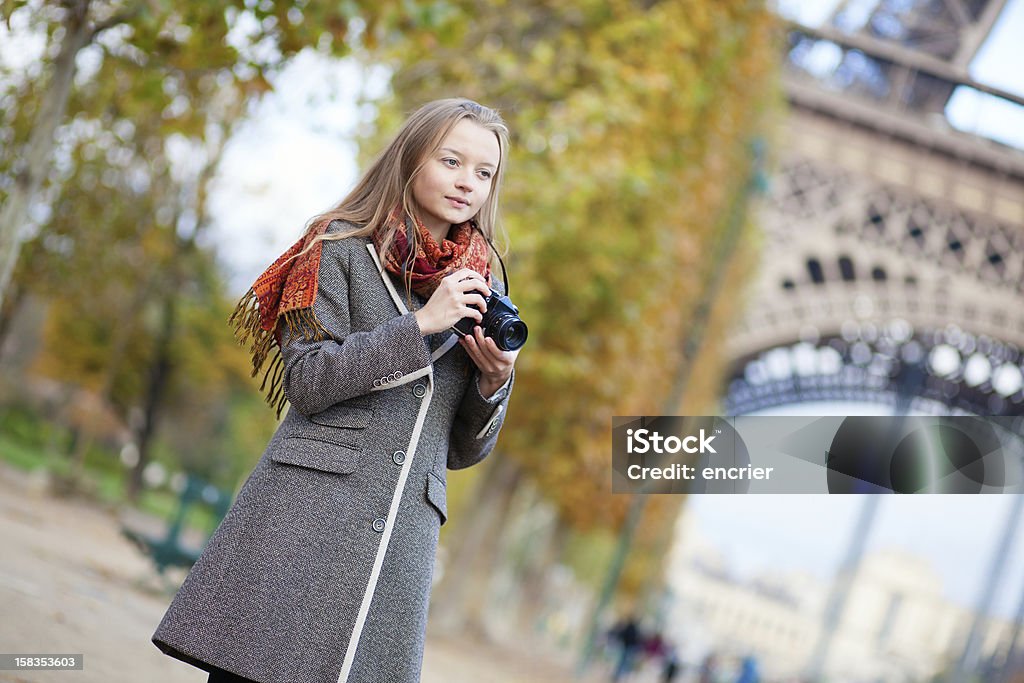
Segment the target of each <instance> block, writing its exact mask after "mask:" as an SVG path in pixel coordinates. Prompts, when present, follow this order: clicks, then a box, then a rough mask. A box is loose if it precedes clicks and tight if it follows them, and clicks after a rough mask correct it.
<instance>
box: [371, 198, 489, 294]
mask: <svg viewBox="0 0 1024 683" xmlns="http://www.w3.org/2000/svg"><path fill="white" fill-rule="evenodd" d="M399 215H400V214H399V212H398V210H397V209H396V210H395V211H392V212H391V215H389V216H388V227H389V228H390V227H394V228H395V239H394V241H393V242H392V243H391V248H390V249H388V253H387V254H385V255H384V268H385V269H386V270H387V271H388V272H389V273H391V274H392V275H397V276H398V277H399V278H400V279H401V280H402V281H403V282H405V278H406V277H407V276H408V275H409V273H403V269H402V267H403V265H405V264H406V263H407V262H408V260H409V227H410V225H411V224H412V223H415V224H416V233H417V235H418V236H419V240H418V241H417V244H416V255H415V256H414V258H413V260H412V266H411V268H410V267H408V266H406V267H407V268H408V269H409V270H411V271H412V272H411V277H412V291H414V292H416V293H417V294H419V295H420V296H421V297H423V298H424V299H429V298H430V295H431V294H433V293H434V290H435V289H437V285H438V284H440V282H441V279H442V278H444V277H445V276H448V275H451V274H452V273H454V272H455V271H457V270H461V269H463V268H471V269H472V270H475V271H476V272H478V273H480V274H481V275H483V276H484V278H485V279H486V278H487V277H488V275H489V274H490V267H489V264H488V262H487V241H486V240H485V239H484V236H483V234H482V233H481V232H480V230H479V229H477V227H476V225H475V224H474V222H473V221H472V220H469V221H466V222H465V223H460V224H458V225H453V226H451V227H450V228H449V229H448V235H447V237H445V238H444V239H443V240H441V244H438V243H437V240H435V239H434V237H433V235H431V234H430V231H429V230H427V228H426V226H424V225H423V223H421V222H420V221H419V219H417V218H415V217H412V218H406V219H405V220H402V221H400V220H399ZM383 232H384V231H377V233H375V234H374V237H373V243H374V245H375V246H376V247H377V251H378V252H380V249H381V246H382V241H383V237H384V235H383Z"/></svg>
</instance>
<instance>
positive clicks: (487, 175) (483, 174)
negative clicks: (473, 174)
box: [480, 171, 491, 180]
mask: <svg viewBox="0 0 1024 683" xmlns="http://www.w3.org/2000/svg"><path fill="white" fill-rule="evenodd" d="M480 177H481V178H483V179H484V180H488V179H489V178H490V177H491V172H490V171H480Z"/></svg>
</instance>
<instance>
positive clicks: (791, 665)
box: [666, 517, 1013, 683]
mask: <svg viewBox="0 0 1024 683" xmlns="http://www.w3.org/2000/svg"><path fill="white" fill-rule="evenodd" d="M679 538H680V542H679V543H677V545H676V547H675V550H674V551H673V555H672V557H671V559H670V562H669V569H668V583H669V586H670V590H671V592H672V594H673V600H672V603H671V604H672V608H671V613H670V614H669V615H667V627H666V634H667V635H668V636H669V637H670V638H673V639H675V640H676V641H678V642H681V643H684V644H686V643H693V641H694V640H695V639H696V640H698V641H699V646H698V647H696V648H694V647H690V648H689V649H688V655H689V656H690V657H691V659H697V660H699V659H700V658H702V657H703V656H704V655H705V654H708V653H711V652H715V653H718V654H719V655H720V656H722V657H724V658H726V659H728V658H732V657H742V656H745V655H748V654H753V655H755V656H756V657H757V658H758V660H759V661H760V663H761V666H762V670H763V673H764V676H765V677H766V678H767V679H770V680H785V679H789V678H798V677H800V676H802V675H804V673H805V672H806V670H807V668H808V667H809V666H810V663H811V659H812V657H813V654H814V652H813V650H814V648H815V644H816V643H817V642H818V639H819V637H820V635H821V631H822V629H823V628H824V625H825V603H826V598H827V595H828V590H829V586H828V585H827V583H826V582H823V581H821V580H820V579H818V578H816V577H814V576H812V575H809V574H805V573H801V572H778V573H772V574H762V575H757V576H753V577H743V578H740V577H738V576H737V575H736V574H735V573H734V571H733V570H732V569H731V568H730V567H729V566H728V564H727V563H726V562H725V561H724V560H723V559H722V558H721V554H720V552H719V551H718V550H717V549H715V548H714V547H712V546H710V545H709V544H708V542H707V541H706V540H704V539H702V538H701V537H700V535H699V533H698V532H697V530H696V529H695V528H694V527H693V524H692V522H691V521H689V520H688V519H687V518H685V517H684V521H683V522H682V523H681V525H680V535H679ZM847 590H848V593H847V595H848V598H847V600H846V602H845V606H844V608H843V610H842V613H841V614H840V617H839V621H838V628H837V629H836V632H835V634H834V635H833V639H832V646H831V648H830V649H829V654H828V659H827V661H826V662H825V667H824V670H825V672H826V674H827V676H828V680H829V681H835V682H837V683H839V682H848V683H855V682H866V681H871V682H872V683H875V682H880V681H884V682H885V683H898V682H904V681H922V680H927V679H928V678H930V677H931V676H933V675H935V674H937V673H939V672H940V671H943V670H945V669H947V668H949V667H950V666H951V664H952V662H953V661H954V660H955V658H956V657H957V656H959V654H960V652H961V650H962V648H963V642H964V640H965V638H966V636H967V632H968V630H969V629H970V626H971V622H972V621H973V619H974V615H973V613H972V612H971V610H969V609H967V608H964V607H962V606H960V605H956V604H953V603H952V602H950V601H949V600H947V599H946V598H945V597H944V595H943V586H942V582H941V580H940V579H939V577H938V575H937V574H936V572H935V571H934V569H933V568H932V567H931V566H930V565H929V563H928V562H927V561H925V560H923V559H921V558H919V557H916V556H914V555H911V554H909V553H906V552H904V551H900V550H895V549H890V550H885V551H878V552H875V553H870V554H868V555H866V556H865V557H864V558H863V560H862V562H861V563H860V565H859V567H858V569H857V571H856V573H855V574H854V575H853V577H852V578H851V580H850V582H849V584H848V587H847ZM1012 626H1013V624H1012V622H1011V621H1010V620H1007V619H992V620H990V621H989V628H988V629H987V631H986V636H985V639H984V641H983V644H982V647H981V654H982V659H983V660H985V659H996V660H999V659H1000V658H1001V655H1002V653H1004V652H1005V651H1006V649H1007V646H1008V642H1009V640H1010V636H1011V632H1012Z"/></svg>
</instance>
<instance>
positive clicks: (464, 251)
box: [228, 210, 490, 417]
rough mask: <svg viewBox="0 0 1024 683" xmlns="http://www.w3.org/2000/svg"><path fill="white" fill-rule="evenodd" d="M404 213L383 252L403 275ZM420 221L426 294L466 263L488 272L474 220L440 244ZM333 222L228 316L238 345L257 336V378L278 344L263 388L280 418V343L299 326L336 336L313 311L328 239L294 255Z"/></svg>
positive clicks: (253, 349) (292, 251)
mask: <svg viewBox="0 0 1024 683" xmlns="http://www.w3.org/2000/svg"><path fill="white" fill-rule="evenodd" d="M399 215H400V212H399V211H397V210H396V211H392V212H391V215H390V216H389V217H388V226H389V227H391V226H394V227H395V228H396V232H395V239H394V241H393V242H392V243H391V248H390V249H389V250H388V253H387V254H385V255H384V267H385V268H386V269H387V271H388V272H390V273H393V274H395V275H397V276H399V277H402V265H403V264H404V263H406V260H407V258H408V255H409V240H408V237H407V235H408V232H407V230H408V226H409V224H410V223H412V222H413V221H412V220H404V221H399V219H398V216H399ZM415 223H416V228H417V231H418V234H419V238H420V239H419V241H418V244H417V247H416V256H415V259H414V260H413V265H412V268H411V270H412V289H413V291H414V292H416V293H417V294H419V295H420V296H422V297H423V298H425V299H426V298H430V295H431V294H433V293H434V290H435V289H437V285H438V283H440V282H441V278H443V277H445V276H446V275H449V274H451V273H454V272H455V271H457V270H460V269H462V268H472V269H473V270H475V271H477V272H478V273H480V274H481V275H483V276H484V277H485V278H487V277H488V275H489V274H490V268H489V265H488V261H487V242H486V240H485V239H484V237H483V235H482V234H481V233H480V231H479V230H478V229H476V227H475V226H474V225H473V224H472V223H471V222H469V221H467V222H466V223H461V224H459V225H453V226H452V227H451V228H450V229H449V230H448V237H447V238H445V239H444V240H442V243H441V244H440V245H439V244H438V243H437V241H436V240H434V238H433V237H432V236H431V235H430V232H429V231H428V230H427V229H426V227H424V225H423V224H422V223H420V222H419V221H418V220H415ZM329 224H330V220H323V221H321V222H320V223H316V224H314V225H313V226H312V227H311V228H310V229H309V231H308V232H306V234H305V235H303V237H302V238H301V239H300V240H299V241H298V242H296V243H295V244H293V245H292V246H291V247H290V248H289V249H288V251H286V252H284V253H283V254H281V256H280V258H278V259H277V260H276V261H274V263H273V264H272V265H271V266H270V267H269V268H267V269H266V270H265V271H264V272H263V274H262V275H260V276H259V277H258V278H257V279H256V282H255V283H254V284H253V286H252V287H251V288H250V289H249V291H248V292H246V293H245V295H244V296H243V297H242V298H241V299H240V300H239V302H238V305H237V306H235V310H234V312H233V313H232V314H231V318H230V319H229V321H228V322H229V323H230V324H231V325H232V326H233V327H234V329H235V338H236V339H237V340H238V343H239V344H242V345H243V346H244V345H245V344H246V342H249V340H250V339H251V340H252V341H251V342H249V353H250V354H251V355H252V376H253V377H255V376H256V375H258V374H259V372H260V370H261V369H262V368H263V366H264V364H265V363H266V361H267V357H268V356H269V355H270V352H271V350H275V347H276V350H275V354H274V358H273V360H272V361H271V363H270V365H269V366H268V367H267V369H266V371H265V372H264V374H263V382H262V383H261V384H260V391H266V393H267V398H266V400H267V403H269V404H270V406H271V407H273V408H275V409H276V410H277V416H278V417H280V416H281V411H282V410H283V409H284V404H285V402H286V401H287V399H286V398H285V396H284V387H283V383H282V379H283V374H284V361H283V359H282V358H281V347H282V346H283V345H284V344H286V343H287V342H288V340H290V339H292V337H294V336H296V335H298V334H299V333H300V331H301V333H302V335H303V339H305V340H313V341H316V340H321V339H326V338H327V337H330V336H331V335H330V333H329V332H328V331H327V330H326V329H324V327H323V325H322V324H321V323H320V321H319V320H318V319H317V317H316V314H315V313H314V312H313V301H314V299H316V293H317V276H318V273H319V270H320V253H321V250H322V248H323V241H322V240H319V241H317V242H316V243H315V244H314V245H313V247H312V248H311V249H310V250H309V251H307V252H306V253H305V254H302V256H299V257H297V258H295V256H296V254H299V253H301V252H302V251H303V250H304V249H305V248H306V247H307V246H309V244H310V243H311V242H312V241H313V240H315V239H316V238H318V237H319V236H320V235H323V234H324V233H325V232H326V231H327V226H328V225H329ZM382 232H384V231H381V230H378V231H376V233H375V234H374V237H373V240H374V244H375V245H376V246H377V250H378V252H379V251H380V246H381V243H380V238H381V236H382V235H381V233H382ZM282 321H283V322H284V325H282V324H281V323H282ZM268 381H269V382H270V386H269V388H268V387H267V382H268Z"/></svg>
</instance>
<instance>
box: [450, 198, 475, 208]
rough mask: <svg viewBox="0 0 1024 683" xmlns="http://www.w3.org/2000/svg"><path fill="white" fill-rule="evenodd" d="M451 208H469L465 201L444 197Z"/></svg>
mask: <svg viewBox="0 0 1024 683" xmlns="http://www.w3.org/2000/svg"><path fill="white" fill-rule="evenodd" d="M445 199H447V200H448V203H450V204H451V205H452V206H454V207H455V208H458V209H464V208H466V207H467V206H469V202H467V201H466V200H465V199H459V198H458V197H445Z"/></svg>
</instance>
